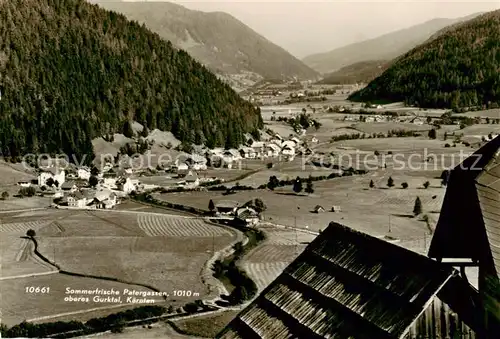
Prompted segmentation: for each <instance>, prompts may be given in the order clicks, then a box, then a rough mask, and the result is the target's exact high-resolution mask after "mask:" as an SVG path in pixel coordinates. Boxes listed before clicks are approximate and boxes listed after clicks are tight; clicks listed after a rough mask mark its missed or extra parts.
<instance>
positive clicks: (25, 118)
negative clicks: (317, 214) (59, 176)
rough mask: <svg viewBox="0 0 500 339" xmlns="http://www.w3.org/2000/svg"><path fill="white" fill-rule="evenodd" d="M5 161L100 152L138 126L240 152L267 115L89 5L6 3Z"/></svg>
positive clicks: (1, 53)
mask: <svg viewBox="0 0 500 339" xmlns="http://www.w3.org/2000/svg"><path fill="white" fill-rule="evenodd" d="M0 76H1V78H0V89H1V100H0V117H1V119H0V145H1V150H2V153H3V154H4V155H19V154H23V153H26V152H65V153H67V154H77V155H79V156H82V155H83V154H89V155H90V154H91V153H92V145H91V139H92V138H94V137H97V136H101V135H105V134H108V133H112V132H121V131H122V130H123V128H124V126H125V125H128V124H127V123H126V122H127V121H130V120H136V121H138V122H140V123H142V124H145V125H146V126H147V127H148V128H149V129H153V128H158V129H161V130H170V131H172V132H173V134H174V135H175V136H176V137H177V138H179V139H181V140H182V141H185V142H195V143H198V144H199V143H206V144H207V145H208V146H213V145H228V146H233V145H236V144H238V143H240V142H242V141H243V139H244V136H243V135H244V133H245V132H251V133H254V134H256V132H257V129H258V128H260V127H262V118H261V116H260V114H259V112H258V109H256V108H254V107H253V106H252V105H251V104H250V103H247V102H246V101H244V100H242V99H241V98H240V97H239V96H238V95H237V94H236V93H235V92H234V91H233V90H232V89H231V88H230V87H229V86H227V85H224V84H222V83H221V82H220V81H219V80H217V78H216V76H215V75H214V74H212V73H211V72H209V71H208V70H207V69H206V68H205V67H203V66H202V65H200V64H199V63H198V62H196V61H194V60H193V59H192V58H191V57H190V56H189V55H188V54H187V53H185V52H183V51H176V50H175V49H174V48H173V47H172V45H171V44H170V43H169V42H166V41H164V40H162V39H161V38H160V37H159V36H158V35H157V34H154V33H151V32H150V31H149V30H147V29H146V28H145V27H143V26H140V25H139V24H138V23H135V22H129V21H127V19H126V18H125V17H124V16H122V15H119V14H116V13H114V12H109V11H106V10H104V9H101V8H99V7H98V6H97V5H92V4H90V3H87V2H85V1H83V0H65V1H59V0H9V1H0Z"/></svg>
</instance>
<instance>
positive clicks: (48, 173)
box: [38, 167, 66, 186]
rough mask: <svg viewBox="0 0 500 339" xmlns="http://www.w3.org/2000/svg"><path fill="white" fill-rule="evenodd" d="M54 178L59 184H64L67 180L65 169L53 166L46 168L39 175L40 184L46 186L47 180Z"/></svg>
mask: <svg viewBox="0 0 500 339" xmlns="http://www.w3.org/2000/svg"><path fill="white" fill-rule="evenodd" d="M50 178H52V180H54V182H56V181H57V183H58V184H59V186H61V185H62V184H64V180H65V178H66V177H65V173H64V170H59V169H57V168H54V167H51V168H44V169H42V171H41V172H40V174H39V175H38V186H46V185H47V180H49V179H50Z"/></svg>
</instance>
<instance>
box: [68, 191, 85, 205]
mask: <svg viewBox="0 0 500 339" xmlns="http://www.w3.org/2000/svg"><path fill="white" fill-rule="evenodd" d="M68 206H69V207H78V208H84V207H86V206H87V198H86V197H85V196H84V195H83V194H82V193H81V192H79V191H77V192H74V193H71V194H70V195H69V196H68Z"/></svg>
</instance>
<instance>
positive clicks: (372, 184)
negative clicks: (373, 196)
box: [370, 180, 375, 188]
mask: <svg viewBox="0 0 500 339" xmlns="http://www.w3.org/2000/svg"><path fill="white" fill-rule="evenodd" d="M373 187H375V183H374V182H373V180H370V188H373Z"/></svg>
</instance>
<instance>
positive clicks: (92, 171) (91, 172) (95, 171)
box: [90, 166, 99, 176]
mask: <svg viewBox="0 0 500 339" xmlns="http://www.w3.org/2000/svg"><path fill="white" fill-rule="evenodd" d="M90 174H92V175H95V176H97V175H99V169H98V168H97V167H96V166H92V169H91V170H90Z"/></svg>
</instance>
